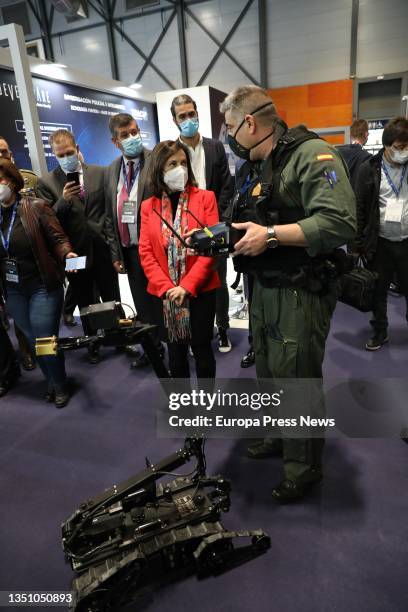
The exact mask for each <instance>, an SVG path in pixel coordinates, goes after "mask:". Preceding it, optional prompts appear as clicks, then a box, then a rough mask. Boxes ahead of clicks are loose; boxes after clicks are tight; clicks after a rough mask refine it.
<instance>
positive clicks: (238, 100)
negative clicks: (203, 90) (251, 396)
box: [220, 85, 279, 127]
mask: <svg viewBox="0 0 408 612" xmlns="http://www.w3.org/2000/svg"><path fill="white" fill-rule="evenodd" d="M268 103H270V104H269V105H268V106H265V108H263V109H262V110H260V111H259V112H257V113H256V119H257V121H259V122H260V123H261V124H262V125H268V126H272V127H273V126H275V124H276V123H277V122H278V120H279V115H278V113H277V110H276V107H275V104H274V102H273V100H272V98H271V97H270V96H269V95H268V93H267V91H266V90H265V89H262V87H257V86H256V85H244V86H243V87H236V88H235V89H233V90H232V91H231V93H229V94H228V96H227V97H226V98H225V100H224V101H223V102H221V104H220V112H221V113H223V114H225V113H226V112H231V113H234V114H235V113H238V114H239V115H242V116H245V115H252V113H253V112H254V111H255V110H256V109H257V108H259V107H260V106H263V105H264V104H268Z"/></svg>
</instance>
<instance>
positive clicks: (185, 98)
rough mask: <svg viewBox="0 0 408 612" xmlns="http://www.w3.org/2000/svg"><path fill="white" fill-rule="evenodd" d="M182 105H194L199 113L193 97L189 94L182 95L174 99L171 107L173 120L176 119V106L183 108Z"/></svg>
mask: <svg viewBox="0 0 408 612" xmlns="http://www.w3.org/2000/svg"><path fill="white" fill-rule="evenodd" d="M182 104H192V105H193V106H194V110H195V111H197V104H196V103H195V101H194V100H193V98H192V97H191V96H189V95H188V94H180V95H179V96H176V97H175V98H173V100H172V102H171V106H170V110H171V114H172V115H173V119H175V118H176V114H177V113H176V106H181V105H182Z"/></svg>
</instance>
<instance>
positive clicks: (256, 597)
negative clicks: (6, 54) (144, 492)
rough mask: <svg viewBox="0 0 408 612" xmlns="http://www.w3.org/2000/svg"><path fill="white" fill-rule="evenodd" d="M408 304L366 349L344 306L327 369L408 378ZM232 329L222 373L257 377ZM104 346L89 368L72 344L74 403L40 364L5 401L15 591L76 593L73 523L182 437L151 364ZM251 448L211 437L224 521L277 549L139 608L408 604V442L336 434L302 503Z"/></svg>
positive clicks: (358, 320) (4, 514) (321, 609)
mask: <svg viewBox="0 0 408 612" xmlns="http://www.w3.org/2000/svg"><path fill="white" fill-rule="evenodd" d="M404 306H405V304H403V300H401V299H398V298H391V300H390V309H389V310H390V322H391V325H390V344H389V345H388V346H386V347H384V348H383V349H382V350H381V351H379V352H378V353H368V352H366V351H364V350H363V349H362V347H363V345H364V343H365V341H366V339H367V337H368V335H369V333H370V330H369V326H368V316H367V315H363V314H359V313H356V312H354V311H352V310H351V309H350V308H348V307H346V306H343V305H341V304H340V305H339V306H338V307H337V310H336V313H335V317H334V322H333V326H332V331H331V335H330V338H329V341H328V345H327V353H326V360H325V373H326V375H327V376H330V377H336V376H337V377H343V378H348V377H350V378H352V377H372V378H376V379H377V382H378V379H380V378H382V377H405V376H406V368H407V347H408V327H407V325H406V322H405V317H404V314H405V313H404ZM66 332H67V330H65V329H62V330H61V335H63V334H64V333H66ZM231 339H232V342H233V345H234V348H233V351H232V352H231V353H230V354H227V355H225V354H224V355H220V354H217V358H218V375H219V376H220V377H224V378H227V377H236V376H241V377H247V376H248V375H254V368H251V369H250V370H242V369H240V367H239V362H240V358H241V356H242V354H243V353H244V352H246V349H247V344H246V342H247V341H246V333H244V332H243V331H241V330H232V331H231ZM103 354H104V360H103V361H102V363H101V364H99V365H98V366H91V365H88V364H87V362H86V361H85V355H84V353H83V352H79V351H78V352H75V353H69V354H67V369H68V372H69V374H70V375H72V376H73V377H74V379H75V382H76V386H77V392H76V394H75V396H74V397H73V399H72V400H71V403H70V404H69V406H68V407H67V408H65V409H64V410H60V411H58V410H56V409H55V407H54V406H53V405H52V404H45V403H44V402H43V401H42V400H41V393H42V391H43V383H42V381H41V376H40V374H39V372H38V370H36V371H34V372H31V373H24V374H23V376H22V379H21V382H20V384H19V385H18V387H16V388H15V389H14V390H13V391H11V392H10V393H9V394H8V395H7V396H6V397H5V398H3V399H1V400H0V422H1V427H0V462H1V468H2V469H1V475H0V482H1V489H0V491H1V502H0V507H1V515H0V521H1V548H0V590H2V591H18V590H47V589H51V590H62V591H64V590H68V589H69V584H70V580H71V578H72V576H73V573H72V571H71V569H70V567H69V566H68V565H66V564H65V563H64V557H63V553H62V550H61V538H60V523H61V522H62V521H63V520H65V519H66V518H67V517H68V516H69V515H70V514H71V513H72V511H73V510H74V509H76V508H77V506H78V505H79V504H80V502H82V501H83V500H85V499H87V498H88V497H90V496H91V495H93V494H96V493H100V492H101V491H102V490H103V489H105V488H107V487H110V486H111V485H112V484H114V483H117V482H120V481H121V480H124V479H125V478H127V477H129V476H130V475H132V474H134V473H135V472H137V471H139V470H140V469H142V467H143V465H144V458H145V456H146V455H147V456H148V457H149V458H150V459H151V460H152V461H153V462H154V461H155V460H157V459H160V458H162V457H164V456H165V455H166V454H167V453H168V452H172V451H173V450H175V449H176V448H178V446H179V442H176V441H173V440H157V439H156V435H155V421H154V406H153V405H152V399H151V398H152V388H153V387H152V386H155V385H157V382H156V380H155V379H154V377H153V375H152V373H151V371H150V370H149V369H144V370H139V371H131V370H130V369H129V360H128V358H127V357H126V356H125V355H123V354H118V353H116V352H115V351H113V350H111V349H105V350H104V351H103ZM245 446H246V442H245V441H240V442H237V441H234V440H220V439H218V440H209V441H208V442H207V463H208V472H209V473H210V474H215V473H221V474H223V475H224V476H226V477H227V478H229V479H231V481H232V485H233V491H232V496H231V499H232V508H231V512H230V513H229V514H226V515H225V516H224V519H223V523H224V525H225V526H226V527H227V528H229V529H252V528H263V529H264V530H265V531H267V532H268V533H269V535H270V537H271V542H272V546H271V549H270V550H269V551H268V552H267V553H266V554H265V555H264V556H262V557H259V558H258V559H256V560H254V561H251V562H249V563H247V564H244V565H242V566H240V567H238V568H236V569H234V570H232V571H230V572H228V573H226V574H224V575H222V576H220V577H217V578H209V579H207V580H204V581H198V580H197V579H196V578H195V577H190V578H188V579H186V580H184V581H182V582H179V583H176V584H173V585H171V586H168V587H166V588H164V589H161V590H158V591H156V592H155V593H153V594H152V595H151V597H148V598H147V599H146V601H145V602H144V603H143V606H142V607H140V606H134V607H133V608H132V610H136V609H144V610H151V611H160V612H170V611H171V612H175V611H177V612H178V611H184V610H185V611H187V610H191V609H193V610H195V611H197V612H207V611H208V612H209V611H210V610H211V611H213V610H222V611H223V612H228V611H231V612H232V611H234V612H236V611H260V612H269V611H270V610H279V611H282V612H298V611H299V610H301V611H302V612H331V611H333V612H343V611H347V612H354V611H355V612H362V611H367V612H387V611H389V612H406V610H408V589H407V587H406V575H407V567H408V537H407V536H408V518H407V517H408V445H406V444H404V443H403V442H402V441H400V440H398V439H388V440H386V439H372V440H360V439H343V440H329V441H328V442H327V445H326V469H325V472H326V477H325V481H324V484H323V485H322V487H321V488H320V489H316V491H315V492H314V493H313V495H312V496H311V497H310V498H308V499H307V500H306V501H305V502H304V503H301V504H297V505H294V506H290V507H278V506H276V505H274V504H273V503H272V501H271V495H270V493H271V489H272V486H273V485H274V484H276V483H277V482H279V480H280V478H281V475H282V468H281V462H280V461H279V459H276V460H275V459H272V460H266V461H264V462H254V461H251V460H250V459H247V458H246V457H245ZM186 471H188V469H187V470H186ZM4 609H6V608H4ZM11 609H12V608H10V610H11ZM13 609H14V608H13ZM45 609H49V608H45Z"/></svg>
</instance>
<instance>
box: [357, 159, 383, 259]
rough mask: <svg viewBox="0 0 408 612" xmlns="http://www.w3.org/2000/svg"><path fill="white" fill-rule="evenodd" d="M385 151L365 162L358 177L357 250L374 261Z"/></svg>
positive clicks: (378, 227)
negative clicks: (382, 164)
mask: <svg viewBox="0 0 408 612" xmlns="http://www.w3.org/2000/svg"><path fill="white" fill-rule="evenodd" d="M383 153H384V149H381V151H379V152H378V153H377V154H376V155H374V156H373V157H371V158H370V159H368V160H367V161H365V162H364V163H363V164H362V166H361V168H360V170H359V173H358V175H357V181H356V198H357V239H356V248H357V250H358V251H359V252H360V253H362V254H363V255H365V256H366V257H367V259H372V258H373V256H374V254H375V252H376V250H377V242H378V234H379V230H380V206H379V199H380V186H381V160H382V157H383Z"/></svg>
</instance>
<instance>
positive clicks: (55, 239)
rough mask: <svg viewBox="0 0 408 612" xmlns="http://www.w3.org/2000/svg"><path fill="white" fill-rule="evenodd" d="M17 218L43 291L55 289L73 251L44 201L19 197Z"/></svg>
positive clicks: (61, 278)
mask: <svg viewBox="0 0 408 612" xmlns="http://www.w3.org/2000/svg"><path fill="white" fill-rule="evenodd" d="M17 215H18V216H19V217H20V219H21V223H22V225H23V228H24V231H25V233H26V234H27V236H28V238H29V241H30V243H31V248H32V251H33V255H34V258H35V261H36V264H37V267H38V270H39V272H40V275H41V278H42V281H43V283H44V285H45V287H46V288H47V289H48V290H50V291H51V290H52V289H57V288H58V287H59V286H60V285H61V284H62V283H63V281H64V262H65V256H66V255H67V253H69V252H70V251H72V247H71V244H70V242H69V240H68V238H67V236H66V235H65V233H64V231H63V229H62V227H61V225H60V223H59V221H58V219H57V217H56V215H55V213H54V211H53V210H52V209H51V208H50V207H49V206H48V204H47V202H44V201H43V200H39V199H36V198H29V197H22V198H21V202H20V205H19V206H18V207H17Z"/></svg>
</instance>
